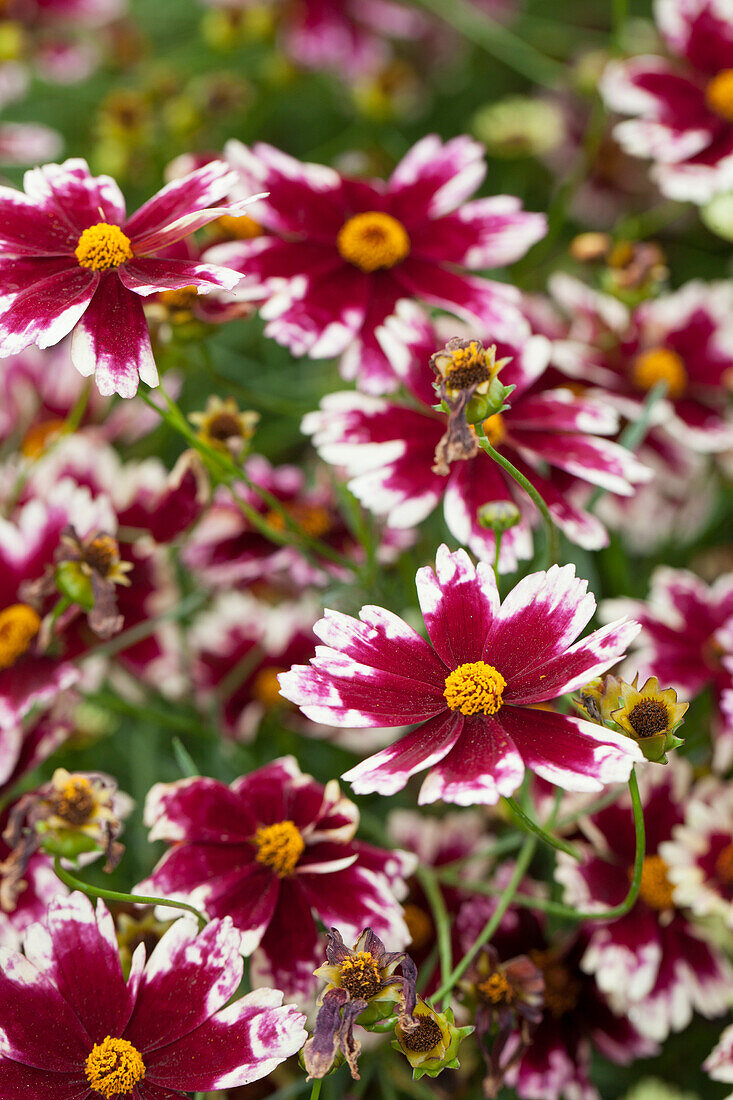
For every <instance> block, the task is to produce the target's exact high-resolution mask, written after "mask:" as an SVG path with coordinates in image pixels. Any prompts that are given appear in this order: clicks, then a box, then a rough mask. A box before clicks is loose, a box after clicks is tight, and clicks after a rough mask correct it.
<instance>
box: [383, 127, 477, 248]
mask: <svg viewBox="0 0 733 1100" xmlns="http://www.w3.org/2000/svg"><path fill="white" fill-rule="evenodd" d="M485 152H486V151H485V149H484V147H483V146H482V145H479V144H478V142H476V141H473V140H472V139H471V138H469V137H467V136H466V135H461V136H459V137H455V138H452V139H451V140H450V141H446V142H442V141H441V140H440V138H439V137H438V135H437V134H426V135H425V137H424V138H421V140H420V141H418V143H417V144H416V145H413V147H412V148H411V149H410V151H409V152H408V153H406V154H405V156H404V157H403V158H402V160H401V161H400V162H399V164H398V165H397V167H396V168H395V170H394V172H393V173H392V175H391V176H390V179H389V184H388V187H387V193H388V195H389V198H390V204H389V211H390V213H391V214H392V216H393V217H395V218H397V219H398V220H399V221H402V222H404V224H405V225H407V226H408V227H409V226H411V225H414V224H415V223H418V224H419V223H420V222H421V221H425V220H427V219H428V218H430V219H433V218H439V217H440V216H441V215H443V214H447V213H449V212H450V211H451V210H455V209H456V207H458V206H460V204H461V203H464V202H465V201H466V199H467V198H469V197H470V196H471V195H472V194H473V193H474V191H475V190H476V189H477V188H478V187H479V185H480V184H481V182H482V180H483V178H484V176H485V175H486V160H485ZM456 262H460V261H459V260H458V259H457V258H456Z"/></svg>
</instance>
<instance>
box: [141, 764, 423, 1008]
mask: <svg viewBox="0 0 733 1100" xmlns="http://www.w3.org/2000/svg"><path fill="white" fill-rule="evenodd" d="M145 821H146V823H147V824H148V825H151V826H152V828H151V831H150V839H151V840H164V841H167V842H168V843H169V844H170V845H171V848H170V850H169V851H168V853H167V854H166V855H165V856H164V857H163V859H162V860H161V861H160V862H159V863H158V865H157V867H156V868H155V869H154V871H153V873H152V875H151V876H150V878H149V879H147V880H146V881H145V882H144V883H142V884H141V886H140V890H141V891H143V892H145V893H148V894H150V893H153V894H155V895H156V896H158V897H169V898H176V899H178V900H181V901H188V902H190V903H191V904H192V905H194V906H196V907H197V908H202V909H204V910H205V911H206V912H207V913H208V914H209V915H210V916H217V917H223V916H225V915H226V916H230V917H231V918H232V920H233V922H234V926H235V928H236V929H237V930H238V931H239V933H240V936H241V948H242V951H243V953H244V954H246V955H251V954H252V953H253V952H256V954H255V956H254V958H253V962H252V967H251V971H252V974H253V976H254V975H256V976H257V978H258V979H262V978H263V977H264V976H266V975H267V976H271V977H272V979H273V981H274V982H275V984H276V985H277V986H278V988H280V989H283V990H285V992H286V993H287V994H289V995H290V994H292V995H293V996H295V995H300V994H306V995H307V994H308V993H310V992H311V990H312V988H313V985H314V981H313V970H314V967H315V966H316V964H317V963H318V960H319V957H320V942H319V932H318V927H317V924H316V918H317V919H318V920H319V921H321V922H322V923H323V924H324V925H325V926H326V927H327V928H329V927H331V926H333V925H337V926H338V927H340V928H342V929H343V930H344V934H346V935H348V936H350V937H356V936H357V935H358V934H359V932H360V931H361V930H362V929H363V928H364V927H366V926H371V927H372V928H373V929H374V930H375V932H377V933H378V934H381V935H383V936H384V937H385V938H387V939H389V942H390V943H394V944H396V945H398V946H403V945H405V944H407V942H408V940H409V938H410V937H409V933H408V931H407V927H406V925H405V923H404V920H403V917H402V911H401V908H400V905H399V903H398V900H397V898H398V897H401V896H404V894H405V893H406V887H405V885H404V881H403V880H404V878H405V877H406V876H407V875H408V874H411V873H412V871H413V870H414V867H415V862H416V861H415V859H414V857H412V856H410V855H408V854H407V853H404V852H399V851H396V852H390V851H386V850H383V849H381V848H374V847H372V846H371V845H368V844H364V843H362V842H360V841H355V840H354V839H353V837H354V834H355V832H356V829H357V826H358V824H359V811H358V810H357V808H356V806H355V805H354V803H353V802H349V801H348V799H346V798H343V797H342V795H341V793H340V791H339V787H338V783H336V782H335V781H332V782H331V783H329V784H327V785H326V786H325V787H322V786H321V785H320V783H317V782H316V781H315V780H314V779H312V778H311V777H310V776H308V775H303V774H302V773H301V772H300V769H299V768H298V765H297V763H296V762H295V760H294V759H293V757H283V758H282V759H280V760H275V761H273V763H271V764H267V765H266V766H265V767H264V768H259V769H258V770H257V771H254V772H251V773H250V774H249V775H245V776H242V777H241V778H240V779H237V780H235V781H234V783H232V784H231V786H229V787H227V786H226V785H225V784H224V783H220V782H218V781H217V780H215V779H207V778H205V777H200V778H199V777H197V778H195V779H184V780H180V781H179V782H177V783H168V784H166V783H158V784H156V786H154V787H153V788H152V790H151V791H150V793H149V794H148V798H147V802H146V805H145Z"/></svg>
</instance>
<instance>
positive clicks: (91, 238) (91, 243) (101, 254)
mask: <svg viewBox="0 0 733 1100" xmlns="http://www.w3.org/2000/svg"><path fill="white" fill-rule="evenodd" d="M74 255H75V256H76V258H77V260H78V262H79V266H80V267H90V268H91V269H92V271H107V270H108V269H109V268H110V267H119V266H120V264H124V263H125V261H126V260H131V259H132V247H131V245H130V239H129V237H126V236H125V234H124V233H123V232H122V230H121V229H120V227H119V225H110V224H109V223H108V222H99V224H98V225H90V226H89V228H88V229H85V230H84V232H83V233H82V235H81V237H79V243H78V244H77V246H76V249H75V250H74Z"/></svg>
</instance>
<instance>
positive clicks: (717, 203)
mask: <svg viewBox="0 0 733 1100" xmlns="http://www.w3.org/2000/svg"><path fill="white" fill-rule="evenodd" d="M700 217H701V218H702V220H703V222H704V223H705V225H706V226H707V228H708V229H709V230H710V232H711V233H715V234H716V235H717V236H718V237H722V238H723V240H724V241H733V191H729V192H728V194H726V195H717V196H716V197H715V198H714V199H712V200H711V201H710V202H709V203H708V204H707V205H706V206H703V207H701V209H700Z"/></svg>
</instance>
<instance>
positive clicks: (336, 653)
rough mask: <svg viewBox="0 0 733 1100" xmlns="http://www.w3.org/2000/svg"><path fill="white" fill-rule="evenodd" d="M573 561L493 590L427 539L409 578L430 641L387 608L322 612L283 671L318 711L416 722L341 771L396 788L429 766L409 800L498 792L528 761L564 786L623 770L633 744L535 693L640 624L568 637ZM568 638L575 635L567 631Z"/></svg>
mask: <svg viewBox="0 0 733 1100" xmlns="http://www.w3.org/2000/svg"><path fill="white" fill-rule="evenodd" d="M586 587H587V585H586V582H585V581H581V580H579V579H578V578H577V577H576V576H575V570H574V568H573V566H570V565H568V566H564V567H563V568H559V567H558V566H553V567H552V568H551V569H550V570H549V571H547V572H539V573H532V574H530V576H528V577H525V578H524V579H523V580H521V581H520V582H519V584H517V585H516V586H515V588H514V589H513V590H512V591H511V592H510V593H509V595H508V596H507V597H506V599H505V600H504V601H503V603H500V602H499V594H498V591H497V586H496V578H495V576H494V571H493V569H492V568H491V567H490V566H488V565H487V564H485V563H483V562H481V563H479V565H478V566H477V567H474V565H473V564H472V562H471V561H470V559H469V557H468V555H467V554H466V553H465V551H463V550H458V551H456V552H455V553H451V552H450V551H449V550H448V548H447V547H446V546H441V547H440V549H439V550H438V556H437V561H436V569H435V571H433V569H431V568H430V567H425V568H423V569H420V570H419V571H418V574H417V588H418V598H419V601H420V606H421V608H422V612H423V617H424V619H425V625H426V627H427V631H428V634H429V636H430V640H431V642H432V645H430V644H429V643H428V642H426V641H425V639H424V638H423V637H422V636H421V635H420V634H418V633H417V631H415V630H414V629H413V628H412V627H411V626H408V624H407V623H405V622H403V620H402V619H400V618H398V617H397V616H396V615H394V614H393V613H392V612H390V611H387V610H385V609H384V608H381V607H374V606H367V607H363V608H362V610H361V612H360V617H359V619H353V618H351V617H350V616H348V615H344V614H342V613H340V612H335V611H326V614H325V617H324V618H323V619H321V620H320V622H319V623H317V624H316V626H315V627H314V630H315V633H316V634H317V635H318V637H319V638H320V639H321V641H322V642H323V643H324V645H323V646H320V647H318V649H317V651H316V656H315V657H313V658H312V659H311V663H310V665H300V666H296V667H294V668H292V669H291V670H290V672H286V673H284V674H283V675H282V676H281V677H280V684H281V688H282V693H283V695H284V696H285V697H286V698H287V699H290V700H291V701H292V702H294V703H297V704H298V706H299V707H300V708H301V709H302V711H303V713H304V714H305V715H306V716H307V717H309V718H311V719H312V720H313V721H315V722H323V723H325V724H331V725H335V726H354V727H383V726H404V725H408V724H414V725H415V728H414V729H413V730H412V731H411V732H409V733H407V734H406V735H405V736H403V737H401V738H400V739H399V740H398V741H396V742H395V743H394V744H393V745H390V746H388V747H387V748H386V749H384V750H382V752H379V753H377V754H376V755H375V756H372V757H369V759H367V760H365V761H364V762H363V763H361V764H358V765H357V766H356V767H355V768H352V769H351V770H350V771H349V772H347V773H346V774H345V776H344V778H345V779H348V780H349V781H350V782H351V784H352V786H353V788H354V790H355V791H356V792H357V793H358V794H366V793H369V792H373V791H377V792H379V793H380V794H384V795H387V794H393V793H394V792H395V791H399V790H401V789H402V788H403V787H404V786H405V785H406V783H407V781H408V780H409V779H410V777H411V776H412V775H415V774H416V773H418V772H421V771H425V770H426V769H430V770H429V772H428V775H427V777H426V779H425V781H424V782H423V786H422V789H421V791H420V802H421V803H426V802H435V801H437V800H439V799H442V800H443V801H444V802H456V803H458V804H460V805H470V804H473V803H489V804H491V803H495V802H497V801H498V799H499V797H500V796H501V795H511V794H512V793H513V792H514V791H515V790H516V789H517V787H519V786H520V784H521V783H522V781H523V779H524V774H525V767H528V768H530V769H531V770H533V771H535V772H536V773H537V774H538V775H540V776H541V777H542V778H544V779H548V780H549V781H550V782H552V783H555V784H557V785H558V786H562V787H565V788H566V789H568V790H580V791H595V790H600V789H601V787H602V786H603V784H604V783H612V782H617V781H623V780H625V779H628V776H629V773H630V771H631V768H632V766H633V763H634V761H635V760H640V759H641V752H640V751H639V749H638V747H637V746H636V744H635V743H634V742H633V741H632V740H631V739H630V738H626V737H624V736H622V735H620V734H618V733H614V732H613V731H611V730H604V729H601V728H600V727H598V726H596V725H593V724H591V723H589V722H585V721H583V720H581V719H577V718H571V717H567V716H566V715H562V714H558V713H556V712H554V711H551V710H548V709H537V708H536V706H535V704H537V703H546V702H549V701H550V700H552V699H556V698H557V697H558V696H560V695H563V694H565V693H566V692H569V691H573V690H575V689H576V688H577V687H580V686H581V685H582V684H583V683H585V682H587V680H588V679H589V678H592V676H593V675H594V674H596V673H600V672H602V671H605V670H606V669H608V668H609V667H610V666H611V665H613V664H615V662H616V661H618V660H619V659H620V658H621V656H622V655H623V652H624V649H625V647H626V646H627V645H628V643H629V642H630V641H631V640H632V638H634V636H635V635H636V632H637V630H638V626H637V625H636V624H635V623H633V622H630V621H628V620H619V621H618V622H616V623H613V624H612V625H610V626H608V627H606V628H605V629H603V630H598V631H595V632H594V633H593V634H590V635H589V636H588V637H586V638H583V639H581V640H580V641H577V642H576V641H575V639H576V638H577V637H578V635H579V633H580V632H581V630H582V629H583V627H584V626H585V625H586V623H587V622H588V621H589V619H590V618H591V616H592V615H593V612H594V610H595V600H594V598H593V596H592V595H591V594H590V593H587V591H586ZM573 643H574V644H573Z"/></svg>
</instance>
